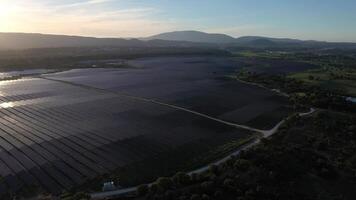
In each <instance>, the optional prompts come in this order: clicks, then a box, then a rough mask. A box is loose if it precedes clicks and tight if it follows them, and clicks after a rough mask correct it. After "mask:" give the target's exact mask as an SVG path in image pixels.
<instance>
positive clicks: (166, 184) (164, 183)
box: [157, 177, 173, 190]
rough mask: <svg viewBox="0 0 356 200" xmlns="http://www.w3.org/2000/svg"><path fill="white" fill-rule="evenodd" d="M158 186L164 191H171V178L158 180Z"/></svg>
mask: <svg viewBox="0 0 356 200" xmlns="http://www.w3.org/2000/svg"><path fill="white" fill-rule="evenodd" d="M157 185H158V186H159V187H161V188H162V189H164V190H167V189H170V188H172V186H173V182H172V180H171V179H170V178H167V177H161V178H159V179H158V180H157Z"/></svg>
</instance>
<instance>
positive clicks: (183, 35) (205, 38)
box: [144, 31, 235, 44]
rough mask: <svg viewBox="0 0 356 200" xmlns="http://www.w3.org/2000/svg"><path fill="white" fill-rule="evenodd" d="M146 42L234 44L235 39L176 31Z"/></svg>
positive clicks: (221, 35) (152, 37)
mask: <svg viewBox="0 0 356 200" xmlns="http://www.w3.org/2000/svg"><path fill="white" fill-rule="evenodd" d="M144 39H145V40H152V39H160V40H171V41H189V42H199V43H214V44H227V43H234V42H235V38H233V37H231V36H228V35H225V34H212V33H204V32H199V31H175V32H168V33H161V34H158V35H154V36H151V37H148V38H144Z"/></svg>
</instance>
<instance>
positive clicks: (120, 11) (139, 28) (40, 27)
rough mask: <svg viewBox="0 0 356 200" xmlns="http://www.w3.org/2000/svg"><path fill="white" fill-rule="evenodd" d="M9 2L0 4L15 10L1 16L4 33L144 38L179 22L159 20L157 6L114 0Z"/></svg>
mask: <svg viewBox="0 0 356 200" xmlns="http://www.w3.org/2000/svg"><path fill="white" fill-rule="evenodd" d="M5 1H6V0H5ZM5 1H3V0H0V7H1V6H3V7H10V6H11V7H12V9H11V12H8V13H6V16H4V17H2V18H1V19H0V31H4V32H39V33H54V34H70V35H85V36H99V37H142V36H147V35H152V34H156V33H158V32H163V31H166V30H174V29H175V28H176V27H177V23H175V22H170V21H167V20H159V19H155V14H157V13H158V12H160V11H159V10H157V9H156V8H150V7H135V8H118V7H115V6H111V5H109V4H110V3H112V1H111V0H90V1H83V2H78V3H67V4H63V3H62V4H53V2H52V4H51V2H48V1H47V2H46V1H44V0H42V1H29V0H12V1H11V3H10V1H6V2H5ZM98 4H100V6H98Z"/></svg>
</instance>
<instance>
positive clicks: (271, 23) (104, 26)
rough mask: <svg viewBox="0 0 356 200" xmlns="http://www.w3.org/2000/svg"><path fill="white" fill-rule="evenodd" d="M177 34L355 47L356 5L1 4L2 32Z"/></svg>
mask: <svg viewBox="0 0 356 200" xmlns="http://www.w3.org/2000/svg"><path fill="white" fill-rule="evenodd" d="M174 30H201V31H206V32H218V33H226V34H230V35H232V36H236V37H238V36H244V35H262V36H272V37H290V38H300V39H317V40H329V41H353V42H356V0H0V32H40V33H55V34H71V35H85V36H98V37H108V36H111V37H143V36H149V35H152V34H156V33H160V32H165V31H174Z"/></svg>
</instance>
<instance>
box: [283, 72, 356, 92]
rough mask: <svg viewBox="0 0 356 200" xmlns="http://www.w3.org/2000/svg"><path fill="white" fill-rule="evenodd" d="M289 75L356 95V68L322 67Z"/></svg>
mask: <svg viewBox="0 0 356 200" xmlns="http://www.w3.org/2000/svg"><path fill="white" fill-rule="evenodd" d="M289 77H291V78H295V79H297V80H302V81H303V82H305V83H308V84H311V85H316V86H320V87H322V88H325V89H329V90H332V91H336V92H338V93H341V94H343V95H345V96H356V70H354V69H338V68H321V69H315V70H309V71H306V72H300V73H295V74H292V75H290V76H289Z"/></svg>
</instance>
